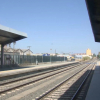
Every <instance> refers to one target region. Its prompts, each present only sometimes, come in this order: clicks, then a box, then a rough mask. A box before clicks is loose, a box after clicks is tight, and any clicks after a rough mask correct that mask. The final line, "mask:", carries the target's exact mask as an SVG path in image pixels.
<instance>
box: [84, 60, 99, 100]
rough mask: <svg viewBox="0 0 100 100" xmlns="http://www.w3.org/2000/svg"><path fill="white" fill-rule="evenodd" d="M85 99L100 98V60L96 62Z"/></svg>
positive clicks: (93, 99)
mask: <svg viewBox="0 0 100 100" xmlns="http://www.w3.org/2000/svg"><path fill="white" fill-rule="evenodd" d="M85 100H100V61H98V62H97V64H96V67H95V71H94V74H93V77H92V80H91V83H90V87H89V90H88V93H87V96H86V99H85Z"/></svg>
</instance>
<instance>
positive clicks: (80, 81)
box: [37, 64, 95, 100]
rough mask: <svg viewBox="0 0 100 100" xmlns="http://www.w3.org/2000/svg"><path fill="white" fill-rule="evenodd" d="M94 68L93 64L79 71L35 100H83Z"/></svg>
mask: <svg viewBox="0 0 100 100" xmlns="http://www.w3.org/2000/svg"><path fill="white" fill-rule="evenodd" d="M94 68H95V64H94V65H91V66H89V67H88V68H85V69H83V70H81V71H79V72H78V73H77V74H75V75H73V76H72V77H70V78H69V79H67V80H65V81H64V82H62V83H60V84H59V85H57V86H56V87H54V88H52V89H51V90H49V91H47V92H46V93H44V94H43V95H41V96H40V97H37V100H85V96H86V93H87V88H88V86H89V83H90V81H91V78H92V75H93V71H92V70H94Z"/></svg>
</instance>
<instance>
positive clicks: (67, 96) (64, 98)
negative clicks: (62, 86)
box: [58, 70, 90, 100]
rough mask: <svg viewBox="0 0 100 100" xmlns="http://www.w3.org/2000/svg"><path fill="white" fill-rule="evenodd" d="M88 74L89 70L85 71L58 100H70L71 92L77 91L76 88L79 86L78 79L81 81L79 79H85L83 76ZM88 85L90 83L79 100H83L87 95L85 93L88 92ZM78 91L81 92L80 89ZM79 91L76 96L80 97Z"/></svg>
mask: <svg viewBox="0 0 100 100" xmlns="http://www.w3.org/2000/svg"><path fill="white" fill-rule="evenodd" d="M88 72H89V70H87V71H86V72H85V73H84V74H83V75H82V76H81V77H80V78H79V79H78V80H77V81H76V82H75V83H74V84H72V85H71V86H70V87H69V89H68V90H67V91H65V92H64V93H63V94H62V95H61V96H60V97H59V98H58V100H71V98H72V97H73V95H74V92H73V91H76V90H77V89H76V87H77V86H78V85H79V83H80V84H81V81H80V79H81V78H84V77H85V74H87V73H88ZM69 84H70V83H69ZM89 85H90V83H88V84H87V86H86V90H85V92H84V94H82V95H83V96H82V98H81V99H79V100H85V98H86V95H87V92H88V88H89ZM80 91H81V89H80ZM80 91H79V92H78V94H77V95H81V94H80V93H81V92H80ZM76 99H78V98H75V99H74V100H76Z"/></svg>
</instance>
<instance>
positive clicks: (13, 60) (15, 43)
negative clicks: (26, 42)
mask: <svg viewBox="0 0 100 100" xmlns="http://www.w3.org/2000/svg"><path fill="white" fill-rule="evenodd" d="M15 44H16V42H15V41H14V42H13V64H14V49H15Z"/></svg>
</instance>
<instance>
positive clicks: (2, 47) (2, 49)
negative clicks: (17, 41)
mask: <svg viewBox="0 0 100 100" xmlns="http://www.w3.org/2000/svg"><path fill="white" fill-rule="evenodd" d="M3 55H4V44H1V67H3V62H4V61H3V58H4V56H3Z"/></svg>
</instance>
